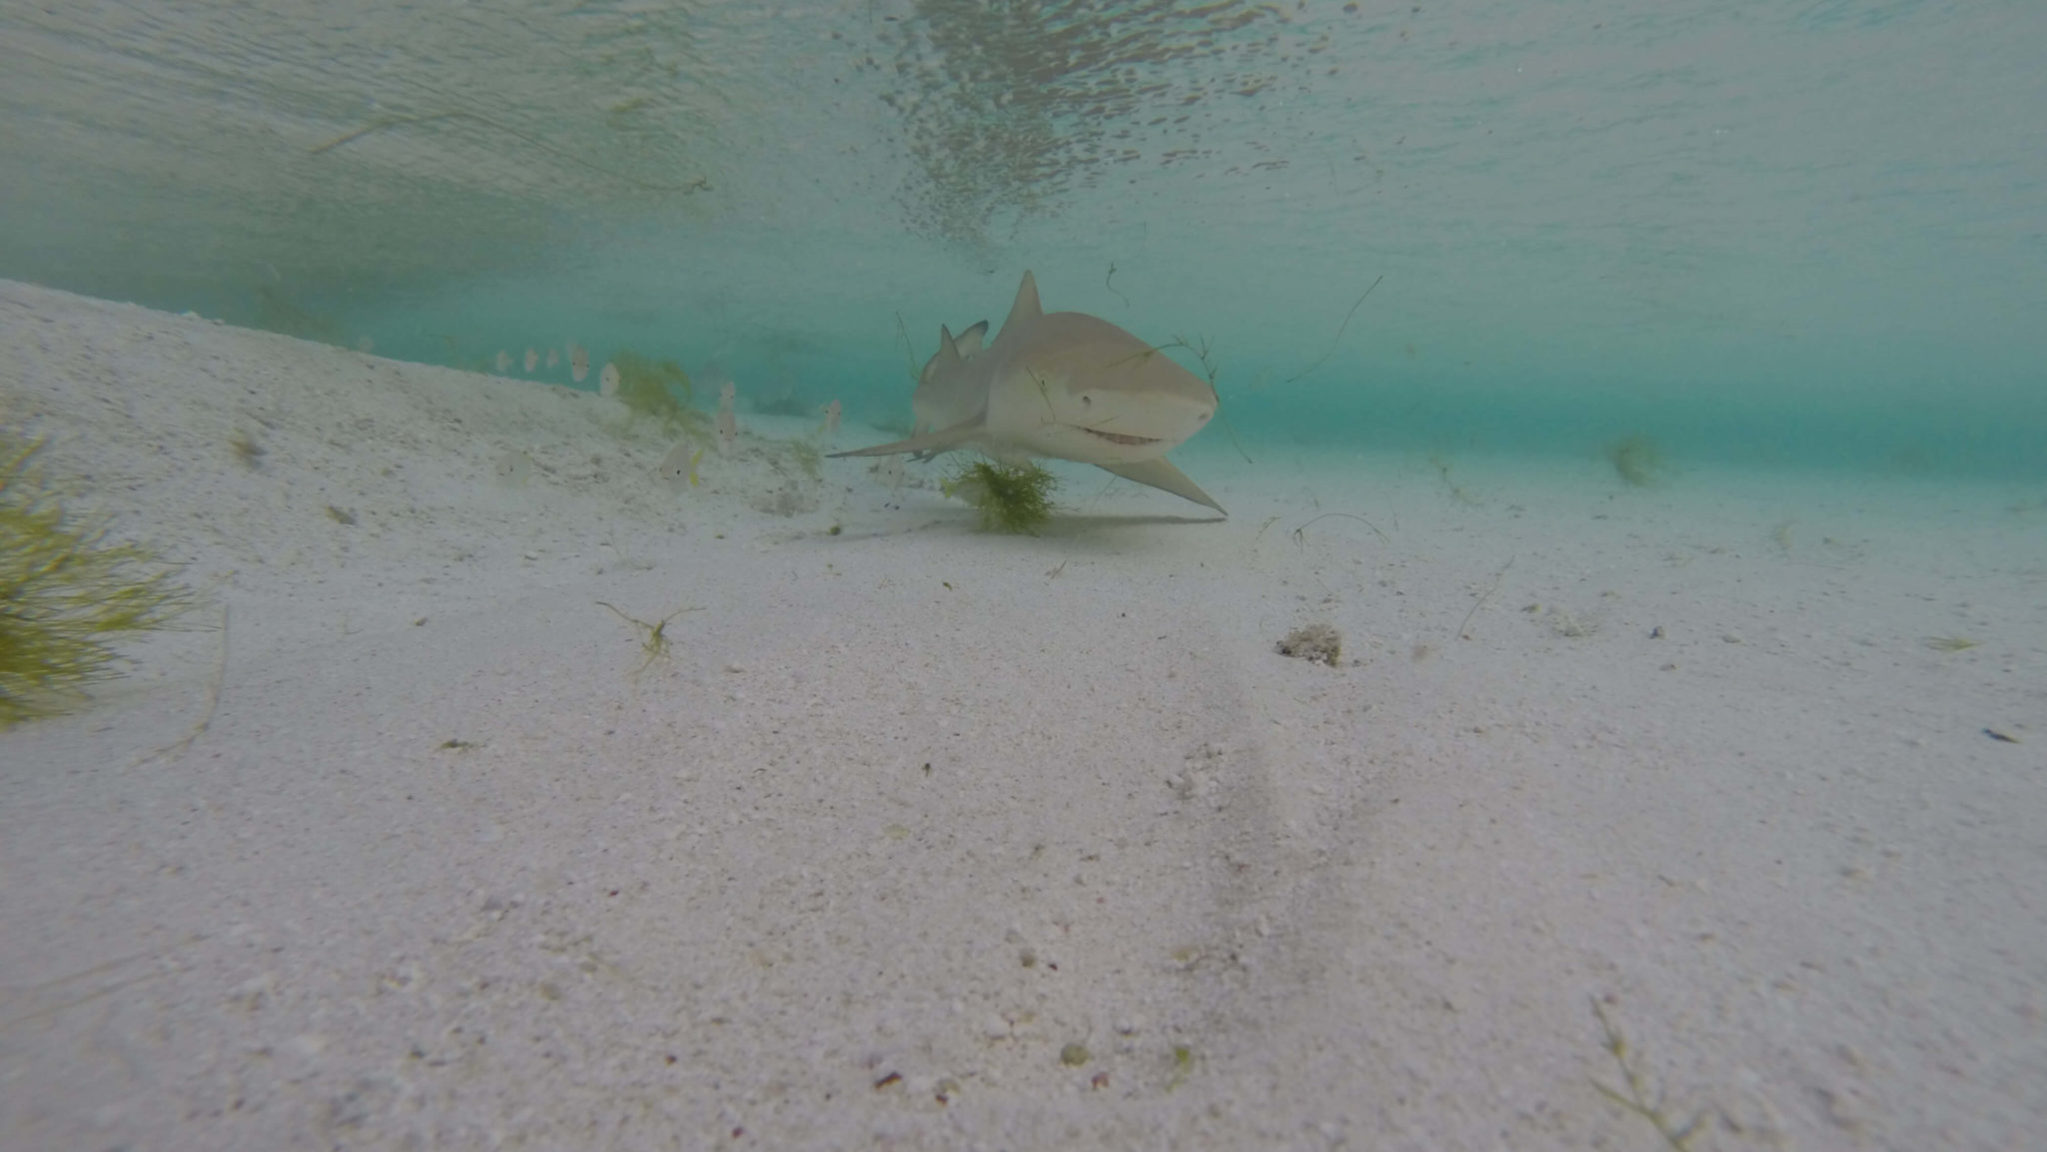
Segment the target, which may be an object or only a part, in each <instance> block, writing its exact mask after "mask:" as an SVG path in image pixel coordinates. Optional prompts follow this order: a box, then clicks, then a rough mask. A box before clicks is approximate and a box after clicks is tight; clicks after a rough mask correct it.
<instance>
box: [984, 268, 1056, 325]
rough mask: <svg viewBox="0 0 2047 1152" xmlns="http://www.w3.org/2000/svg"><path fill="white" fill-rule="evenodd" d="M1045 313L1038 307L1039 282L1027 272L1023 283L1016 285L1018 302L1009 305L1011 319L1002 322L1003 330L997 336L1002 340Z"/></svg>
mask: <svg viewBox="0 0 2047 1152" xmlns="http://www.w3.org/2000/svg"><path fill="white" fill-rule="evenodd" d="M1044 314H1045V310H1044V309H1043V308H1040V307H1038V282H1037V280H1035V279H1033V278H1032V276H1031V274H1030V273H1029V272H1026V273H1024V275H1023V283H1021V284H1019V285H1017V286H1016V303H1014V304H1011V305H1010V306H1009V319H1007V320H1004V321H1003V322H1002V331H1001V332H998V333H996V336H995V338H996V339H997V340H1000V339H1002V337H1003V336H1005V335H1007V334H1008V333H1011V332H1014V331H1016V330H1017V329H1019V328H1021V327H1023V326H1024V325H1026V324H1029V323H1030V322H1032V321H1033V320H1036V319H1037V318H1038V317H1040V316H1043V315H1044Z"/></svg>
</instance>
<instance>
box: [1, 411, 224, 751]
mask: <svg viewBox="0 0 2047 1152" xmlns="http://www.w3.org/2000/svg"><path fill="white" fill-rule="evenodd" d="M41 447H42V443H41V441H39V440H29V439H24V438H22V437H21V436H19V435H17V434H16V433H14V432H13V431H12V430H11V429H8V428H4V427H0V730H5V729H7V728H11V727H13V726H14V725H16V724H19V723H21V722H22V721H24V720H31V719H35V718H37V717H41V716H53V715H57V714H59V713H63V712H67V711H70V710H72V709H73V708H75V707H76V706H78V704H79V703H80V702H81V701H82V700H83V697H84V694H85V689H86V688H87V687H88V686H89V685H92V684H94V683H97V682H99V681H102V680H108V679H111V678H113V677H114V676H115V675H116V674H117V673H116V670H115V662H116V661H117V660H118V659H119V656H118V654H117V653H116V652H115V651H114V648H113V645H114V643H115V642H116V641H118V640H120V639H121V638H122V637H124V636H128V635H131V634H133V633H137V632H148V631H154V630H156V629H160V628H164V627H167V626H168V625H169V624H170V623H171V622H172V621H173V620H174V619H175V618H177V617H178V616H179V615H180V614H182V613H183V612H184V611H186V610H187V609H189V608H190V607H191V606H192V602H193V596H192V593H191V592H190V591H189V590H188V589H186V588H185V587H183V586H182V585H180V584H178V583H176V582H175V580H174V577H175V576H176V574H177V570H176V569H175V568H174V567H172V566H171V565H169V564H166V563H165V562H163V560H162V559H160V558H159V557H158V556H157V554H156V553H155V552H153V551H151V550H150V549H148V548H146V547H143V546H142V545H139V544H110V543H108V542H107V541H106V531H105V529H103V528H100V527H97V526H94V525H91V524H84V523H80V522H78V521H77V519H76V518H75V517H72V516H70V515H67V514H66V513H65V511H64V509H63V508H62V507H61V506H60V505H59V504H58V502H57V498H56V496H55V495H54V494H53V492H52V491H51V490H50V488H49V487H48V485H47V484H46V482H45V480H44V478H43V476H42V474H41V473H40V472H39V471H38V470H37V469H36V468H35V467H34V466H33V464H32V458H33V457H34V456H35V454H36V452H37V450H38V449H40V448H41Z"/></svg>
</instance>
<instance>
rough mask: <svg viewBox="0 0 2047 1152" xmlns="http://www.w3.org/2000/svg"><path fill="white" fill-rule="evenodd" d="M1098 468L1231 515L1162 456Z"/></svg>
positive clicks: (1099, 466) (1099, 465) (1103, 465)
mask: <svg viewBox="0 0 2047 1152" xmlns="http://www.w3.org/2000/svg"><path fill="white" fill-rule="evenodd" d="M1096 467H1098V468H1101V469H1103V470H1104V471H1107V472H1113V473H1115V474H1116V475H1118V476H1121V477H1122V478H1124V479H1125V480H1131V481H1135V482H1136V483H1139V484H1144V485H1147V486H1149V487H1152V488H1157V489H1159V490H1160V491H1162V492H1171V493H1172V494H1173V495H1175V496H1179V497H1181V498H1183V499H1187V500H1192V501H1194V502H1195V503H1196V504H1205V505H1207V506H1208V507H1210V508H1213V509H1215V510H1216V511H1218V512H1222V514H1223V515H1225V516H1228V515H1229V513H1228V512H1226V511H1224V510H1223V506H1222V505H1220V504H1218V503H1216V502H1215V500H1214V498H1213V497H1211V496H1209V494H1208V493H1206V492H1203V491H1202V490H1201V486H1200V485H1198V484H1196V483H1195V482H1194V481H1192V480H1189V479H1187V474H1186V473H1185V472H1182V471H1180V470H1179V469H1178V468H1175V467H1173V465H1172V462H1171V461H1169V460H1167V459H1166V458H1165V457H1164V456H1160V457H1158V458H1157V459H1155V460H1140V461H1138V462H1137V463H1135V464H1098V465H1096Z"/></svg>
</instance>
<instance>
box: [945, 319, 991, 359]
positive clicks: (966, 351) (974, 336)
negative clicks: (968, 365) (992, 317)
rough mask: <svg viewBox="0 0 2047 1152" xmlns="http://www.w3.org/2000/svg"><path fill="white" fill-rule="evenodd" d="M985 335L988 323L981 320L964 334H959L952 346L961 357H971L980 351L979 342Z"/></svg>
mask: <svg viewBox="0 0 2047 1152" xmlns="http://www.w3.org/2000/svg"><path fill="white" fill-rule="evenodd" d="M987 335H988V322H987V321H986V320H983V321H981V322H980V323H979V324H976V325H974V326H973V327H972V328H969V329H967V330H966V331H965V332H962V333H960V334H959V338H958V339H956V340H954V341H953V342H952V346H953V347H954V348H955V349H957V350H958V351H959V354H960V355H961V356H962V357H967V356H972V355H973V354H974V353H976V352H979V351H980V350H981V341H982V340H983V339H985V338H986V337H987Z"/></svg>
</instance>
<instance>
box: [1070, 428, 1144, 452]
mask: <svg viewBox="0 0 2047 1152" xmlns="http://www.w3.org/2000/svg"><path fill="white" fill-rule="evenodd" d="M1075 427H1078V428H1080V430H1081V431H1082V432H1085V433H1087V434H1088V435H1090V436H1099V437H1101V438H1102V439H1104V440H1107V441H1108V442H1109V443H1111V444H1124V445H1129V446H1131V447H1135V446H1137V445H1139V444H1156V443H1158V442H1159V438H1158V437H1157V436H1125V435H1124V434H1123V433H1121V432H1104V431H1102V430H1101V429H1099V428H1088V427H1084V426H1081V425H1075Z"/></svg>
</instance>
